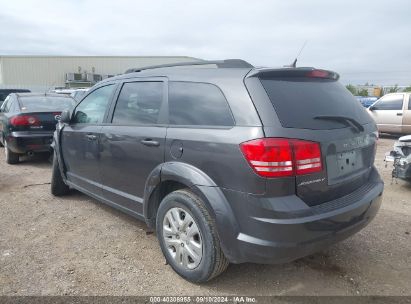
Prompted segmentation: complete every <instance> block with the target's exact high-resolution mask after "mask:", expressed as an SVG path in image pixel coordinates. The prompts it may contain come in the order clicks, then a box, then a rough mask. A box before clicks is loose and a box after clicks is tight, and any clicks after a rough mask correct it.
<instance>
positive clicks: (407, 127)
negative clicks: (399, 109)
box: [402, 94, 411, 134]
mask: <svg viewBox="0 0 411 304" xmlns="http://www.w3.org/2000/svg"><path fill="white" fill-rule="evenodd" d="M402 133H403V134H411V94H406V96H405V104H404V114H403V119H402Z"/></svg>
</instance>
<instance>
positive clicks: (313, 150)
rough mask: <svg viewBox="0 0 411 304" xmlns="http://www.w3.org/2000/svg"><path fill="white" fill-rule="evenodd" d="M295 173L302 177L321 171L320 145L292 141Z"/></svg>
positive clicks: (303, 141) (310, 142)
mask: <svg viewBox="0 0 411 304" xmlns="http://www.w3.org/2000/svg"><path fill="white" fill-rule="evenodd" d="M292 146H293V150H294V160H295V172H296V174H297V175H303V174H308V173H313V172H319V171H321V170H322V161H321V149H320V144H319V143H316V142H312V141H305V140H292Z"/></svg>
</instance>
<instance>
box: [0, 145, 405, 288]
mask: <svg viewBox="0 0 411 304" xmlns="http://www.w3.org/2000/svg"><path fill="white" fill-rule="evenodd" d="M393 142H394V139H393V138H384V139H381V140H380V141H379V148H378V156H377V166H378V169H379V171H380V172H381V174H382V175H383V177H384V180H385V183H386V188H385V193H384V201H383V206H382V208H381V210H380V212H379V214H378V215H377V217H376V218H375V220H374V221H373V222H372V223H371V224H370V225H369V226H368V227H366V228H365V229H364V230H362V231H361V232H360V233H358V234H356V235H354V236H353V237H351V238H350V239H348V240H346V241H344V242H342V243H339V244H337V245H334V246H333V247H331V248H329V249H327V250H325V251H322V252H319V253H317V254H315V255H312V256H309V257H306V258H303V259H300V260H298V261H295V262H292V263H288V264H285V265H268V266H267V265H255V264H242V265H230V266H229V268H228V269H227V271H226V272H225V273H224V274H223V275H221V276H220V277H218V278H217V279H215V280H213V281H211V282H209V283H207V284H202V285H195V284H191V283H188V282H186V281H185V280H183V279H181V278H180V277H179V276H178V275H177V274H175V273H174V272H173V271H172V269H171V268H170V267H169V266H167V265H165V261H164V258H163V256H162V253H161V251H160V247H159V245H158V242H157V239H156V236H155V235H154V234H149V233H147V231H146V227H145V224H144V223H142V222H139V221H138V220H135V219H133V218H131V217H129V216H127V215H125V214H122V213H120V212H118V211H116V210H114V209H111V208H110V207H107V206H105V205H103V204H101V203H99V202H97V201H95V200H94V199H91V198H89V197H87V196H85V195H83V194H81V193H79V192H74V191H73V193H72V194H70V195H69V196H67V197H64V198H55V197H53V196H52V195H51V194H50V190H49V188H50V185H49V182H50V175H51V171H50V168H51V166H50V164H49V163H48V162H47V160H46V159H44V158H40V157H34V158H32V159H25V160H24V161H23V162H21V163H20V164H18V165H13V166H11V165H7V164H6V163H5V160H4V153H3V148H1V149H0V294H1V295H179V296H181V295H223V294H225V295H234V294H242V295H411V288H410V286H411V236H410V232H411V196H410V194H411V184H407V183H405V182H402V181H398V184H395V183H394V184H391V178H390V169H389V168H385V167H384V164H383V161H382V159H383V155H384V153H385V152H386V151H389V149H390V148H391V147H392V144H393Z"/></svg>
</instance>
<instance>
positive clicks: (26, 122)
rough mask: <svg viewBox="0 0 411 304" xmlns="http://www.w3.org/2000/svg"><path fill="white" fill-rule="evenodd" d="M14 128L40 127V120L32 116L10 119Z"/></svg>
mask: <svg viewBox="0 0 411 304" xmlns="http://www.w3.org/2000/svg"><path fill="white" fill-rule="evenodd" d="M10 124H11V125H12V126H15V127H18V126H40V120H39V119H38V118H37V117H36V116H32V115H16V116H13V117H11V118H10Z"/></svg>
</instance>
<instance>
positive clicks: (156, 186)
mask: <svg viewBox="0 0 411 304" xmlns="http://www.w3.org/2000/svg"><path fill="white" fill-rule="evenodd" d="M195 64H201V65H204V66H202V67H201V68H200V67H194V66H193V63H190V64H178V66H154V67H146V68H141V69H131V70H129V71H128V72H126V73H125V74H123V75H120V76H116V77H113V78H109V79H107V80H104V81H102V82H99V83H98V84H97V85H96V86H94V87H93V88H92V89H90V91H88V92H87V94H86V95H85V97H83V99H82V100H81V101H80V102H79V103H78V104H77V106H76V107H75V109H74V110H73V111H71V112H70V113H69V112H68V111H65V112H63V113H62V115H61V120H60V122H59V123H58V126H57V130H56V132H55V134H54V143H53V148H54V162H53V175H52V182H51V191H52V193H53V194H54V195H56V196H60V195H63V194H66V193H67V192H68V191H69V189H70V188H73V189H77V190H79V191H81V192H84V193H85V194H87V195H90V196H92V197H94V198H95V199H97V200H99V201H102V202H104V203H105V204H108V205H110V206H112V207H114V208H117V209H119V210H121V211H124V212H126V213H128V214H130V215H131V216H133V217H136V218H138V219H141V220H144V221H145V222H146V223H147V225H148V226H149V227H150V228H151V229H155V230H156V231H157V236H158V239H159V242H160V246H161V249H162V251H163V254H164V256H165V258H166V260H167V262H168V264H169V265H170V266H171V267H172V268H173V269H174V270H175V271H176V272H177V273H178V274H179V275H180V276H182V277H184V278H185V279H187V280H189V281H192V282H204V281H207V280H210V279H212V278H213V277H216V276H217V275H219V274H220V273H222V272H223V271H224V270H225V269H226V267H227V266H228V264H229V263H244V262H253V263H285V262H288V261H292V260H295V259H298V258H300V257H303V256H306V255H309V254H311V253H313V252H316V251H318V250H321V249H323V248H325V247H327V246H329V245H331V244H333V243H336V242H338V241H341V240H343V239H345V238H347V237H349V236H350V235H352V234H354V233H356V232H357V231H359V230H360V229H362V228H363V227H364V226H366V225H367V224H368V223H369V222H370V221H371V220H372V218H373V217H374V216H375V215H376V213H377V211H378V209H379V207H380V204H381V197H382V193H383V188H384V186H383V182H382V181H381V179H380V176H379V174H378V172H377V170H376V169H375V167H374V165H373V163H374V157H375V149H376V142H377V139H378V133H377V128H376V125H375V123H374V122H373V120H372V119H371V117H370V116H369V115H368V114H367V112H366V110H365V109H364V108H363V107H362V106H361V104H360V103H359V102H358V101H357V100H356V99H355V98H354V97H353V96H352V95H351V94H350V93H349V92H348V91H347V90H346V89H345V87H344V86H343V85H341V84H340V83H339V82H338V78H339V76H338V74H336V73H334V72H331V71H326V70H319V69H314V68H280V69H272V68H254V67H253V66H251V65H250V64H249V63H247V62H245V61H241V60H224V61H216V62H200V63H195Z"/></svg>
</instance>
